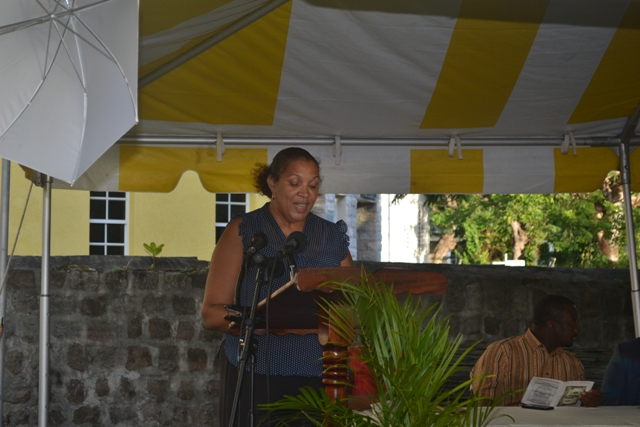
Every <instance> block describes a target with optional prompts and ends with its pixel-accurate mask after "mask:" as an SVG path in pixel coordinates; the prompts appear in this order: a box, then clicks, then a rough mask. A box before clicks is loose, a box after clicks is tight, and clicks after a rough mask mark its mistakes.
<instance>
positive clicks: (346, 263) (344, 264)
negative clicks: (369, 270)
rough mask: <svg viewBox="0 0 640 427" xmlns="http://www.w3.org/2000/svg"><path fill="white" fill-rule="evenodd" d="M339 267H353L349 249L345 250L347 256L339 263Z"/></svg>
mask: <svg viewBox="0 0 640 427" xmlns="http://www.w3.org/2000/svg"><path fill="white" fill-rule="evenodd" d="M340 267H353V258H351V252H349V249H347V256H346V257H344V259H343V260H342V261H341V262H340Z"/></svg>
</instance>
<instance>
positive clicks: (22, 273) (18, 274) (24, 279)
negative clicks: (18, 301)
mask: <svg viewBox="0 0 640 427" xmlns="http://www.w3.org/2000/svg"><path fill="white" fill-rule="evenodd" d="M7 286H8V287H9V288H13V289H38V286H37V285H36V274H35V272H34V271H33V270H9V273H7Z"/></svg>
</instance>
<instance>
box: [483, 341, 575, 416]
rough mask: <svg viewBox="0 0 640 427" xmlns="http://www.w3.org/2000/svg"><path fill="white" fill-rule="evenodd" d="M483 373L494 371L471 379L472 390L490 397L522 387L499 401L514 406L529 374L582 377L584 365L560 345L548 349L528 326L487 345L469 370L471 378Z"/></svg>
mask: <svg viewBox="0 0 640 427" xmlns="http://www.w3.org/2000/svg"><path fill="white" fill-rule="evenodd" d="M483 374H488V375H491V374H495V377H492V378H485V379H484V380H482V381H480V382H474V384H473V385H472V387H471V389H472V391H473V393H474V394H475V395H476V396H487V397H492V398H494V397H498V396H500V395H503V394H504V393H507V392H509V391H513V390H518V389H523V390H522V391H520V392H518V393H516V394H513V395H510V396H507V397H506V398H505V399H504V400H502V401H501V403H500V405H501V406H515V405H519V404H520V401H521V400H522V396H523V395H524V389H526V388H527V385H528V384H529V381H530V380H531V378H533V377H544V378H553V379H556V380H561V381H584V366H583V365H582V363H581V362H580V360H579V359H578V357H577V356H576V355H575V354H573V353H570V352H568V351H566V350H564V349H562V348H560V347H559V348H556V349H555V350H554V351H552V352H551V353H549V352H548V351H547V349H546V347H545V346H544V344H542V343H541V342H540V341H538V339H537V338H536V337H535V335H533V332H531V329H527V332H526V333H525V334H524V335H520V336H517V337H511V338H507V339H503V340H500V341H496V342H494V343H492V344H490V345H489V346H488V347H487V349H486V350H485V352H484V353H483V354H482V356H480V359H478V362H477V363H476V365H475V366H474V367H473V369H472V370H471V378H476V377H478V376H481V375H483Z"/></svg>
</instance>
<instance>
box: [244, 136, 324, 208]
mask: <svg viewBox="0 0 640 427" xmlns="http://www.w3.org/2000/svg"><path fill="white" fill-rule="evenodd" d="M296 160H306V161H308V162H311V163H314V164H315V165H316V166H317V167H318V171H319V170H320V164H319V163H318V161H317V160H316V158H315V157H313V156H312V155H311V154H310V153H309V152H308V151H307V150H305V149H303V148H300V147H290V148H285V149H284V150H282V151H280V152H279V153H278V154H276V156H275V157H274V158H273V160H272V161H271V164H270V165H269V166H267V165H265V164H262V163H256V168H255V169H253V170H252V171H251V175H252V176H253V180H254V185H255V187H256V189H257V190H258V191H259V192H261V193H262V194H264V195H265V196H267V197H268V198H271V196H272V194H271V189H270V188H269V183H268V182H267V178H269V176H273V179H274V180H275V181H276V182H278V180H279V179H280V175H282V173H283V172H284V171H285V170H287V168H288V167H289V165H290V164H291V162H295V161H296Z"/></svg>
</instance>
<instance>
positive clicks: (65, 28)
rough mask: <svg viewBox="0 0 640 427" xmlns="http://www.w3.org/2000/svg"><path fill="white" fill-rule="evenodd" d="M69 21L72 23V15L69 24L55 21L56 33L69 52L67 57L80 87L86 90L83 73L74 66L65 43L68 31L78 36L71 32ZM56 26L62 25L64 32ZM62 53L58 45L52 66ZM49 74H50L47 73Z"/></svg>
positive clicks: (68, 19) (69, 17)
mask: <svg viewBox="0 0 640 427" xmlns="http://www.w3.org/2000/svg"><path fill="white" fill-rule="evenodd" d="M69 21H71V15H69V16H68V17H67V24H65V23H63V22H60V21H59V20H57V19H56V20H54V21H53V24H54V25H53V26H54V27H55V29H56V32H57V33H58V36H60V44H61V45H62V47H63V48H64V51H65V52H67V56H68V57H69V60H70V61H71V65H72V66H73V71H75V73H76V76H77V77H78V80H79V81H80V85H81V86H82V88H83V89H85V85H84V79H83V78H82V73H81V72H80V71H79V70H78V69H77V67H76V64H74V62H73V60H72V59H71V53H70V52H69V49H68V48H67V43H66V42H65V41H64V36H65V35H66V33H67V30H69V31H70V32H72V33H74V34H76V33H75V32H74V31H73V30H71V29H70V28H69V26H68V24H69ZM56 24H60V25H62V26H63V27H64V31H62V32H60V29H59V28H58V25H56ZM59 52H60V45H58V49H57V50H56V54H55V56H54V57H53V60H52V61H51V64H52V65H53V62H54V61H55V58H56V57H57V56H58V53H59ZM47 74H48V73H47Z"/></svg>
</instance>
